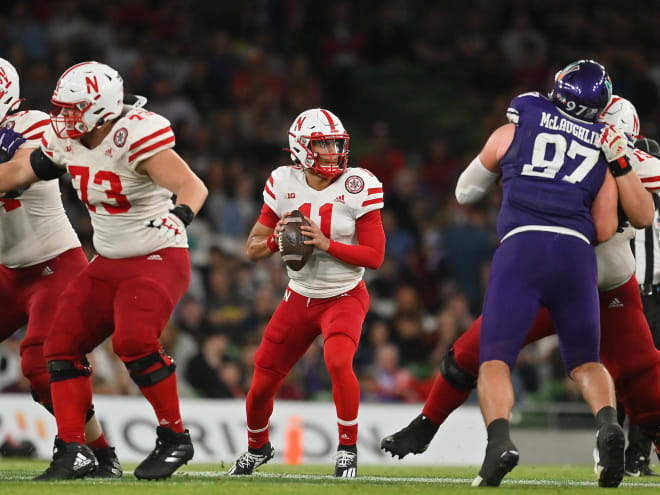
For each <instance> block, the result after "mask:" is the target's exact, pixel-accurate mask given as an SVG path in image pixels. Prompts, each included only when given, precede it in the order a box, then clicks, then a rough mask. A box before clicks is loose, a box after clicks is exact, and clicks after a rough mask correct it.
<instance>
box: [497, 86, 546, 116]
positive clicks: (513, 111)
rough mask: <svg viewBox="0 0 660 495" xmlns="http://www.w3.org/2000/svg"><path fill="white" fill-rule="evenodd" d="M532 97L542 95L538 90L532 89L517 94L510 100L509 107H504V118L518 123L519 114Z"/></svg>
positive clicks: (540, 96) (541, 96)
mask: <svg viewBox="0 0 660 495" xmlns="http://www.w3.org/2000/svg"><path fill="white" fill-rule="evenodd" d="M534 98H543V95H542V94H541V93H539V92H538V91H532V92H529V93H523V94H521V95H518V96H516V97H515V98H514V99H513V100H511V103H509V107H508V108H507V109H506V118H507V119H508V121H509V122H511V123H513V124H518V121H519V120H520V114H521V112H522V110H523V108H524V106H525V103H526V102H528V101H530V100H531V99H534Z"/></svg>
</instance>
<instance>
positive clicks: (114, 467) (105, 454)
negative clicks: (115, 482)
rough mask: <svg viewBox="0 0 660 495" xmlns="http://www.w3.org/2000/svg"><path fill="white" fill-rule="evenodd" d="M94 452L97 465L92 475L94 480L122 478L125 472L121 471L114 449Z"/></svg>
mask: <svg viewBox="0 0 660 495" xmlns="http://www.w3.org/2000/svg"><path fill="white" fill-rule="evenodd" d="M93 452H94V457H96V461H97V464H96V466H95V467H94V471H93V472H92V474H91V477H92V478H121V476H122V474H124V472H123V471H122V469H121V464H119V459H118V458H117V454H115V448H114V447H109V446H108V447H103V448H102V449H96V450H94V451H93Z"/></svg>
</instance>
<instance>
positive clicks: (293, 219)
mask: <svg viewBox="0 0 660 495" xmlns="http://www.w3.org/2000/svg"><path fill="white" fill-rule="evenodd" d="M286 219H287V221H288V223H286V224H284V231H282V233H281V234H280V236H279V239H278V245H279V248H280V254H281V255H282V261H284V263H286V266H288V267H289V268H291V269H292V270H294V271H298V270H300V269H301V268H302V267H303V266H305V263H307V260H308V259H309V256H310V255H311V254H312V251H313V250H314V246H312V245H310V244H305V243H304V242H305V241H306V240H307V239H309V237H306V236H304V235H303V234H302V232H301V231H300V227H301V226H302V225H309V222H308V221H307V220H305V216H304V215H303V213H302V211H300V210H293V211H292V212H291V214H290V215H289V216H288V217H286Z"/></svg>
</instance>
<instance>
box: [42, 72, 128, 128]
mask: <svg viewBox="0 0 660 495" xmlns="http://www.w3.org/2000/svg"><path fill="white" fill-rule="evenodd" d="M50 101H51V103H52V104H53V105H54V106H55V108H53V110H52V111H51V113H50V121H51V125H52V126H53V129H54V130H55V133H56V134H57V135H58V136H59V137H60V138H77V137H80V136H82V135H83V134H86V133H88V132H90V131H92V130H94V129H95V128H96V127H98V126H100V125H101V124H103V123H104V122H106V121H107V120H110V119H114V118H115V117H118V116H119V115H120V114H121V112H122V109H123V102H124V81H123V79H122V78H121V76H120V75H119V73H118V72H117V71H116V70H115V69H113V68H112V67H109V66H107V65H105V64H102V63H99V62H83V63H81V64H77V65H74V66H73V67H70V68H69V69H68V70H67V71H66V72H65V73H64V74H62V76H61V77H60V79H59V81H57V86H56V87H55V91H53V97H52V98H51V100H50Z"/></svg>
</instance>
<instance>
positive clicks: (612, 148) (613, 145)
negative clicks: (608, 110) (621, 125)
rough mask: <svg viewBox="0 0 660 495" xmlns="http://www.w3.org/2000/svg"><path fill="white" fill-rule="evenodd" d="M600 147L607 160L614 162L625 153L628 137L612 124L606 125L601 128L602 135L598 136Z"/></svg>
mask: <svg viewBox="0 0 660 495" xmlns="http://www.w3.org/2000/svg"><path fill="white" fill-rule="evenodd" d="M600 147H601V149H602V150H603V154H604V155H605V159H606V160H607V161H608V162H615V161H617V160H618V159H619V158H621V157H622V156H624V155H625V154H626V149H627V147H628V138H627V137H626V135H625V134H624V133H623V131H621V130H619V129H617V128H616V127H614V126H613V125H608V126H607V127H606V128H605V129H603V135H602V136H601V138H600Z"/></svg>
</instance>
